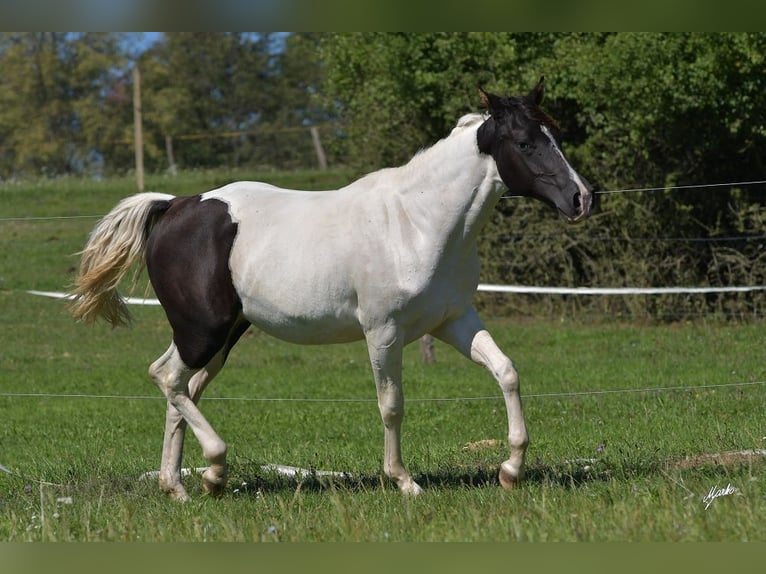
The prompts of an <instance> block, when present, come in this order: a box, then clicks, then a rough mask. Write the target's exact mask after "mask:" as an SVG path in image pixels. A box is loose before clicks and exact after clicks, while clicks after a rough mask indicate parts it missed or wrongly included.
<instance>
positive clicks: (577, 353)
mask: <svg viewBox="0 0 766 574" xmlns="http://www.w3.org/2000/svg"><path fill="white" fill-rule="evenodd" d="M236 177H242V174H204V173H203V174H194V175H191V176H188V175H185V176H180V177H178V178H164V177H156V178H150V179H149V181H148V185H147V188H148V189H151V190H153V191H163V192H169V193H177V194H190V193H196V192H199V191H201V190H203V189H207V188H210V187H213V186H215V185H218V184H220V183H223V182H224V181H229V180H231V179H234V178H236ZM248 177H253V176H252V175H248ZM280 177H281V178H279V177H277V174H268V175H265V174H264V175H259V176H258V178H268V179H269V180H270V181H273V182H274V183H277V184H279V185H285V186H295V187H304V188H326V187H335V186H337V185H340V184H342V183H343V182H345V181H347V179H348V178H349V177H350V174H348V173H343V172H328V173H326V174H321V173H314V174H302V175H301V176H300V177H298V176H293V175H289V176H284V175H283V176H280ZM286 177H290V178H292V179H291V180H287V179H285V178H286ZM132 185H133V184H132V182H131V181H129V180H114V181H108V182H100V183H99V182H93V181H79V180H71V181H62V182H55V183H51V182H45V183H41V184H38V185H32V184H29V185H26V184H25V185H23V186H22V185H17V186H9V185H6V186H4V187H0V205H2V206H3V207H2V209H1V210H0V218H4V220H3V221H0V276H1V277H2V278H1V279H0V322H1V323H2V328H1V329H0V338H1V342H2V347H1V349H2V350H1V351H0V413H2V420H3V424H2V425H0V444H1V445H2V448H1V449H0V465H3V467H4V468H5V470H2V469H0V540H3V541H111V540H115V541H116V540H129V541H376V542H379V541H511V540H514V541H713V540H715V541H718V540H727V541H751V540H763V539H764V538H766V536H765V535H764V532H766V528H764V527H765V526H766V519H764V516H766V464H764V462H763V460H762V459H763V458H764V457H760V456H746V455H737V456H734V455H729V456H726V457H721V456H719V457H714V456H707V455H713V454H716V453H734V452H742V451H757V450H760V449H763V448H765V446H764V444H763V443H764V441H766V426H765V425H764V422H763V420H764V419H763V405H764V404H765V403H766V400H765V399H766V385H763V384H760V383H761V382H762V381H766V348H765V347H764V345H763V332H764V326H763V324H762V323H759V322H751V323H732V322H718V321H717V320H715V319H707V320H705V319H699V320H697V321H694V322H680V323H675V324H662V325H656V324H636V323H630V322H625V323H619V322H607V321H603V320H596V321H593V320H590V321H589V320H584V321H581V322H577V323H574V322H571V321H557V320H553V319H550V318H547V319H541V320H539V321H532V320H530V319H523V320H516V319H514V318H513V317H492V318H486V317H485V319H487V324H488V326H489V328H490V331H491V332H492V333H493V335H494V336H495V338H496V340H497V342H498V343H499V345H500V346H501V348H503V349H504V350H506V351H507V352H508V353H509V355H510V356H511V358H512V359H513V360H514V363H515V365H516V367H517V368H518V370H519V373H520V375H521V380H522V398H523V400H524V408H525V416H526V421H527V425H528V430H529V434H530V438H531V444H530V448H529V451H528V455H527V464H528V468H527V480H526V482H525V484H524V486H523V487H522V488H520V489H517V490H515V491H512V492H508V491H504V490H503V489H501V488H500V486H499V484H498V481H497V467H498V465H499V463H500V462H501V461H502V460H503V459H504V458H505V457H506V456H507V445H506V444H505V438H504V435H505V432H506V430H507V425H506V420H505V412H504V406H503V402H502V399H501V395H500V391H499V389H498V387H497V385H496V383H495V382H494V381H493V380H492V378H491V377H490V376H489V375H488V374H487V373H486V372H484V371H483V370H482V369H480V368H479V367H477V366H475V365H473V364H471V363H469V362H468V361H466V360H465V359H463V358H462V357H461V356H459V355H458V354H457V352H455V351H452V350H451V349H447V348H446V347H445V346H443V345H440V344H438V343H437V348H436V352H437V362H436V363H435V364H433V365H424V364H423V363H422V362H421V360H420V357H419V350H418V348H417V345H411V346H409V347H408V348H407V349H406V350H405V357H404V392H405V398H406V417H405V421H404V428H403V441H402V444H403V453H404V457H405V462H406V463H408V465H409V468H410V470H411V472H412V473H413V476H414V478H415V479H416V480H418V482H419V483H420V484H421V485H422V486H423V487H424V488H425V489H426V493H425V494H424V495H423V496H421V497H418V498H415V499H410V498H406V497H403V496H402V495H401V494H400V493H399V492H398V491H397V490H396V488H395V487H394V486H393V485H392V484H391V483H390V482H388V481H387V480H385V479H384V478H383V473H382V469H381V461H382V439H383V437H382V434H383V433H382V428H381V422H380V416H379V414H378V409H377V405H376V402H375V390H374V384H373V381H372V375H371V372H370V369H369V366H368V362H367V351H366V348H365V346H364V345H363V344H361V343H358V344H351V345H338V346H324V347H301V346H295V345H290V344H287V343H282V342H279V341H277V340H275V339H272V338H269V337H267V336H266V335H262V334H259V333H258V332H255V331H250V332H248V333H247V334H246V335H245V336H244V337H243V340H242V341H241V342H240V343H239V344H238V345H237V347H236V348H235V349H234V351H233V353H232V355H231V357H230V359H229V362H228V364H227V367H226V369H225V370H224V371H223V372H222V373H221V375H220V376H219V377H218V378H217V379H216V380H215V381H214V382H213V383H212V384H211V386H210V388H209V389H208V390H207V391H206V394H205V396H204V398H203V400H202V402H201V408H202V411H203V412H204V413H205V414H206V416H207V417H208V418H209V420H210V421H211V423H212V424H213V425H214V426H215V427H216V428H217V429H218V431H219V432H220V434H221V437H222V438H223V439H224V440H225V441H226V442H227V444H228V445H229V462H230V479H229V485H228V487H227V490H226V492H225V493H224V495H223V497H222V498H220V499H212V498H209V497H205V496H204V495H203V494H202V488H201V484H200V478H199V477H198V476H189V477H187V478H186V479H185V484H186V485H187V488H188V490H189V494H190V495H191V496H192V501H191V502H190V503H187V504H185V505H181V504H178V503H176V502H174V501H172V500H170V499H169V498H167V497H165V496H163V495H162V494H161V493H160V492H159V489H158V487H157V483H156V480H155V479H154V478H151V479H142V478H141V475H142V474H143V473H146V472H149V471H152V470H156V469H157V468H158V465H159V459H160V451H161V447H162V429H163V424H164V411H165V405H164V400H163V398H162V397H161V395H160V393H159V391H158V390H157V389H156V388H155V387H154V385H152V384H151V383H150V380H149V378H148V375H147V367H148V364H149V362H150V361H152V360H154V358H156V356H157V355H158V354H159V353H160V352H162V351H163V350H164V349H165V348H166V347H167V344H168V342H169V328H168V326H167V323H166V321H165V318H164V316H163V313H162V310H161V309H160V308H158V307H136V308H133V309H132V310H133V313H134V316H135V323H134V325H133V327H131V328H129V329H114V330H113V329H111V328H110V327H108V326H106V325H103V324H99V325H96V326H94V327H86V326H84V325H80V324H76V323H74V322H73V321H72V320H71V318H70V317H69V315H68V313H67V312H66V310H65V305H64V303H62V302H61V301H57V300H52V299H45V298H40V297H35V296H32V295H29V294H27V293H26V290H27V289H38V290H57V291H60V290H64V289H66V288H67V285H68V283H69V281H71V279H72V275H73V271H74V267H75V265H76V264H77V258H76V257H74V256H73V254H74V253H75V252H76V251H78V250H79V249H81V248H82V246H83V244H84V241H85V238H86V236H87V233H88V232H89V231H90V229H91V228H92V227H93V225H94V223H95V220H94V219H90V218H82V219H44V220H24V221H20V220H11V219H10V218H22V217H30V216H37V217H50V216H89V215H100V214H103V213H105V212H106V211H107V210H108V209H110V208H111V207H112V206H113V205H114V204H115V203H116V201H117V200H118V199H120V198H121V197H123V196H125V195H128V194H130V193H132V192H133V189H132ZM586 225H587V223H586ZM136 294H141V289H139V290H138V291H137V293H136ZM202 463H203V457H202V454H201V452H200V449H199V447H198V445H197V443H196V441H194V440H193V439H192V438H191V437H188V438H187V441H186V451H185V455H184V466H185V467H190V468H194V467H197V466H201V465H202ZM268 464H283V465H291V466H297V467H301V468H305V469H318V470H332V471H337V472H344V473H346V476H344V477H340V478H336V479H327V478H324V477H321V476H308V477H305V478H301V479H298V480H295V479H290V478H288V477H284V476H282V475H280V474H277V473H275V472H274V471H272V470H269V469H268V468H265V467H264V466H263V465H268ZM727 486H730V487H731V488H732V489H734V490H731V489H727V488H726V487H727ZM711 489H714V490H716V489H717V490H716V492H718V493H719V494H721V496H718V497H715V498H714V499H709V500H708V501H707V502H709V504H708V503H707V502H703V498H704V497H706V495H709V494H710V491H711ZM724 492H725V494H724Z"/></svg>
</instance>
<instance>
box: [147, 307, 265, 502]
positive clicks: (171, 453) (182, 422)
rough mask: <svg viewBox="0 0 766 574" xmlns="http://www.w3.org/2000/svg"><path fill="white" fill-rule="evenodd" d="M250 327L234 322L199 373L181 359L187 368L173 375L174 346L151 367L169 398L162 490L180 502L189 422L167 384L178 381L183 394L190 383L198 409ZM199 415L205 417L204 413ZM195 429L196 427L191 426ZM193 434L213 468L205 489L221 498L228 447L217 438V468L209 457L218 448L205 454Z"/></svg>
mask: <svg viewBox="0 0 766 574" xmlns="http://www.w3.org/2000/svg"><path fill="white" fill-rule="evenodd" d="M249 326H250V323H248V322H247V321H245V320H244V319H240V320H239V321H238V322H237V323H235V325H234V326H233V327H232V329H231V332H230V334H229V337H228V339H227V340H226V343H225V345H224V346H223V347H222V348H221V349H220V350H219V351H218V352H217V353H216V354H215V355H213V357H212V358H211V359H210V360H209V361H208V363H207V364H206V365H205V366H204V367H203V368H201V369H198V370H196V372H194V370H193V369H189V368H188V367H186V366H185V363H183V360H180V363H181V364H184V367H183V368H181V370H180V372H179V374H174V373H173V368H174V367H173V365H174V364H175V365H178V363H179V359H180V354H179V352H178V349H177V347H176V344H175V343H172V344H171V345H170V348H169V349H168V350H167V352H166V353H165V354H164V355H163V356H162V357H160V358H159V359H158V360H157V361H155V362H154V363H153V364H152V366H151V367H150V368H149V373H150V375H151V377H152V379H153V380H154V382H155V383H156V384H157V386H158V387H160V389H161V390H162V391H163V393H164V394H165V396H166V397H168V403H167V412H166V415H165V436H164V440H163V445H162V462H161V465H160V477H159V482H160V489H161V490H162V491H163V492H166V493H167V494H169V495H170V496H172V497H173V498H176V499H178V500H181V501H186V500H188V499H189V497H188V495H187V493H186V490H185V488H184V487H183V484H182V482H181V460H182V457H183V444H184V435H185V431H186V426H187V419H186V417H185V415H184V414H183V412H182V411H181V410H180V409H179V408H178V407H177V406H176V404H175V402H174V401H171V399H170V397H169V396H168V392H167V387H168V383H167V381H171V382H170V387H171V388H172V387H173V386H174V383H173V382H172V381H174V380H175V381H177V382H176V383H175V386H180V388H181V389H182V392H183V381H184V380H188V383H186V393H187V394H188V396H189V398H190V399H191V402H192V404H193V405H195V407H196V405H197V403H198V402H199V400H200V398H201V397H202V393H203V391H204V390H205V388H206V387H207V385H208V384H210V382H211V381H212V380H213V378H215V376H216V375H217V374H218V373H219V372H220V370H221V369H222V368H223V365H224V364H225V362H226V359H227V357H228V354H229V351H230V350H231V348H232V347H233V346H234V344H235V343H236V342H237V341H238V340H239V337H240V336H241V335H242V334H243V333H244V332H245V331H246V330H247V329H248V327H249ZM187 372H188V373H191V372H193V374H192V375H191V376H188V374H187ZM197 410H198V409H197ZM199 416H200V417H201V416H202V415H201V413H200V415H199ZM203 418H204V417H203ZM208 426H209V425H208ZM192 430H194V427H192ZM211 430H212V429H211ZM194 432H195V435H196V436H197V438H198V440H199V441H200V444H201V445H203V453H204V455H205V458H206V459H207V460H208V461H210V463H211V466H210V468H208V469H206V470H205V471H204V472H203V475H202V479H203V487H204V488H205V491H206V492H207V493H209V494H212V495H219V494H221V493H222V491H223V488H224V486H225V484H226V445H225V444H224V443H223V441H221V440H220V438H218V439H217V440H218V441H219V443H218V445H217V448H218V455H217V458H218V462H217V466H216V465H215V464H214V462H215V461H213V460H212V459H211V458H210V457H209V456H208V455H209V454H211V455H212V454H213V453H214V452H215V447H214V448H213V451H208V452H206V451H205V447H204V444H203V440H205V439H203V438H200V435H199V434H197V431H194ZM213 434H215V433H213ZM216 436H217V435H216ZM207 440H208V441H210V440H212V441H213V442H215V438H212V439H210V438H209V439H207ZM221 467H222V470H221Z"/></svg>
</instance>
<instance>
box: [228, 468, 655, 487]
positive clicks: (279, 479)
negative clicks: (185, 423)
mask: <svg viewBox="0 0 766 574" xmlns="http://www.w3.org/2000/svg"><path fill="white" fill-rule="evenodd" d="M268 467H269V465H258V464H247V465H242V466H240V467H239V468H238V469H237V470H236V471H234V472H233V473H232V476H231V480H230V482H229V484H230V486H229V488H228V490H229V492H232V493H234V494H244V495H253V496H255V495H260V494H262V493H265V492H293V491H296V490H301V491H307V492H319V491H326V490H341V491H347V492H366V491H375V490H385V491H387V490H391V491H395V490H396V486H395V485H394V483H393V482H392V481H391V480H389V479H388V478H387V477H385V476H384V475H383V474H382V473H356V472H336V473H331V474H330V473H326V472H324V471H320V470H316V469H301V471H302V472H300V473H296V474H293V475H286V474H283V473H280V472H278V471H275V470H274V469H273V468H268ZM498 470H499V466H475V467H460V468H458V467H453V468H443V469H439V470H435V471H428V472H420V473H417V472H416V473H414V474H413V478H414V479H415V480H416V481H417V483H418V484H420V485H421V486H422V487H423V488H425V489H426V490H431V489H434V490H441V489H445V490H446V489H459V488H484V487H495V486H496V487H500V481H499V480H498ZM615 470H616V469H615V468H613V465H610V464H608V463H605V462H603V461H598V460H577V461H564V462H562V463H545V462H539V461H538V462H536V463H533V464H530V465H528V466H527V468H526V471H525V477H524V483H526V484H533V485H541V486H551V487H558V488H564V489H579V488H582V487H584V486H587V485H588V484H591V483H600V482H601V483H603V482H608V481H610V480H612V479H613V478H614V475H615ZM647 471H648V469H646V468H640V469H639V468H624V467H623V468H621V469H620V471H619V472H618V473H617V474H624V473H626V474H634V475H635V474H636V473H640V474H643V473H645V472H647Z"/></svg>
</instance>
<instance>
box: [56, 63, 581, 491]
mask: <svg viewBox="0 0 766 574" xmlns="http://www.w3.org/2000/svg"><path fill="white" fill-rule="evenodd" d="M479 91H480V95H481V98H482V100H483V103H484V105H485V106H486V108H487V113H486V114H469V115H466V116H463V117H462V118H460V120H459V121H458V122H457V125H456V127H455V128H454V129H453V130H452V131H451V133H450V134H449V136H447V137H446V138H444V139H442V140H440V141H438V142H437V143H435V144H434V145H433V146H432V147H430V148H428V149H425V150H423V151H421V152H419V153H418V154H417V155H415V156H414V157H413V158H412V159H411V160H410V161H409V162H408V163H407V164H406V165H403V166H401V167H398V168H390V169H382V170H380V171H376V172H374V173H370V174H368V175H367V176H364V177H362V178H361V179H359V180H357V181H354V182H353V183H351V184H350V185H348V186H346V187H343V188H341V189H336V190H331V191H324V192H306V191H295V190H286V189H279V188H277V187H274V186H271V185H267V184H265V183H255V182H246V181H242V182H236V183H231V184H229V185H225V186H223V187H221V188H218V189H214V190H212V191H208V192H206V193H202V194H200V195H195V196H191V197H174V196H172V195H166V194H159V193H141V194H138V195H134V196H132V197H128V198H126V199H124V200H123V201H121V202H120V203H119V204H118V205H117V206H116V207H115V208H114V209H113V210H112V211H111V212H110V213H109V214H107V215H106V216H105V217H104V218H103V219H101V221H100V222H99V223H98V224H97V226H96V227H95V229H94V230H93V231H92V233H91V234H90V237H89V239H88V241H87V244H86V246H85V248H84V250H83V251H82V253H81V255H82V259H81V265H80V269H79V274H78V277H77V279H76V284H75V291H74V294H73V295H74V302H73V304H72V307H71V311H72V313H73V315H74V317H75V318H77V319H80V320H84V321H86V322H89V321H93V320H95V319H96V318H98V317H102V318H104V319H106V320H107V321H108V322H110V323H112V324H113V325H117V324H121V323H127V322H129V319H130V316H129V313H128V310H127V307H126V306H125V303H124V301H123V299H122V298H121V297H120V295H119V294H118V292H117V286H118V283H119V282H120V280H121V279H122V278H123V277H124V275H125V274H126V273H127V271H128V269H129V268H130V267H131V266H132V265H133V264H135V263H142V262H145V264H146V267H147V269H148V273H149V279H150V281H151V284H152V286H153V288H154V290H155V293H156V295H157V298H158V299H159V301H160V303H161V304H162V307H163V308H164V310H165V313H166V315H167V319H168V322H169V323H170V326H171V327H172V331H173V339H172V342H171V344H170V347H169V348H168V350H167V351H166V352H165V354H163V355H162V356H161V357H160V358H159V359H157V360H156V361H155V362H154V363H152V364H151V366H150V367H149V374H150V375H151V378H152V379H153V381H154V382H155V383H156V385H157V386H158V387H159V388H160V390H161V391H162V393H163V394H164V395H165V397H166V398H167V413H166V420H165V436H164V442H163V449H162V463H161V468H160V474H159V483H160V488H161V489H162V490H163V491H165V492H167V493H168V494H170V495H171V496H173V497H175V498H177V499H179V500H187V499H188V495H187V493H186V490H185V489H184V486H183V485H182V482H181V455H182V450H183V441H184V432H185V428H186V426H187V425H188V426H189V427H191V430H192V431H193V433H194V435H195V436H196V438H197V439H198V440H199V442H200V444H201V446H202V452H203V454H204V457H205V459H206V460H207V463H208V465H209V466H208V467H207V468H206V469H205V470H204V472H203V473H202V481H203V486H204V488H205V490H206V491H207V492H208V493H210V494H214V495H217V494H220V493H221V492H222V490H223V489H224V487H225V484H226V478H227V477H226V444H225V443H224V441H223V440H221V438H220V437H219V436H218V434H216V431H215V430H214V429H213V427H212V426H211V425H210V424H209V423H208V421H207V420H206V419H205V417H204V416H203V414H202V413H201V412H200V409H199V408H198V406H197V403H198V401H199V399H200V397H201V395H202V392H203V391H204V389H205V387H206V386H207V385H208V384H209V383H210V381H211V380H212V379H213V378H214V377H215V376H216V374H217V373H218V372H219V371H220V370H221V368H222V367H223V366H224V363H225V361H226V358H227V356H228V354H229V351H230V350H231V348H232V347H233V346H234V345H235V343H236V342H237V340H238V339H239V337H240V336H241V335H242V334H243V333H244V332H245V331H246V330H247V329H248V328H249V327H250V325H254V326H255V327H257V328H259V329H261V330H262V331H264V332H266V333H268V334H270V335H273V336H275V337H278V338H280V339H283V340H286V341H291V342H294V343H300V344H328V343H343V342H350V341H355V340H360V339H364V340H365V341H366V344H367V347H368V350H369V359H370V364H371V366H372V373H373V376H374V379H375V384H376V388H377V399H378V406H379V410H380V414H381V417H382V419H383V426H384V460H383V470H384V472H385V474H386V475H387V476H388V477H389V478H391V479H392V480H393V481H394V482H395V483H396V484H397V486H398V487H399V489H400V490H401V491H402V492H404V493H407V494H411V495H416V494H418V493H420V492H421V487H420V486H419V485H418V484H417V483H416V482H415V480H413V478H412V476H411V475H410V474H409V472H408V471H407V470H406V468H405V465H404V463H403V462H402V453H401V446H400V431H401V425H402V417H403V415H404V398H403V394H402V349H403V347H404V346H405V345H406V344H408V343H410V342H412V341H415V340H418V339H419V338H420V337H421V336H422V335H424V334H426V333H430V334H432V335H433V336H435V337H437V338H438V339H440V340H441V341H444V342H446V343H448V344H450V345H452V346H453V347H455V348H456V349H457V350H458V351H459V352H460V353H462V354H463V355H465V356H466V357H468V358H470V359H472V360H473V361H475V362H476V363H479V364H480V365H483V366H484V367H486V368H487V369H488V370H489V372H490V373H491V374H492V375H493V376H494V378H495V379H496V380H497V382H498V383H499V386H500V389H501V390H502V394H503V397H504V399H505V406H506V409H507V415H508V441H509V444H510V456H509V458H508V460H506V461H504V462H502V464H501V466H500V471H499V479H500V483H501V484H502V486H504V487H507V488H510V487H512V486H514V485H515V484H516V483H518V482H519V481H520V480H521V479H522V477H523V471H524V454H525V451H526V449H527V444H528V435H527V430H526V427H525V423H524V416H523V413H522V407H521V398H520V395H519V377H518V374H517V372H516V370H515V369H514V366H513V363H512V362H511V360H510V359H509V358H508V357H507V356H506V355H505V354H504V353H503V352H502V351H501V350H500V349H499V348H498V347H497V345H496V344H495V342H494V341H493V339H492V337H491V336H490V334H489V333H488V332H487V331H486V329H485V328H484V326H483V324H482V322H481V320H480V319H479V317H478V315H477V313H476V311H475V310H474V308H473V306H472V303H471V300H472V297H473V294H474V292H475V290H476V287H477V284H478V281H479V258H478V254H477V237H478V235H479V232H480V231H481V229H482V227H483V226H484V224H485V223H486V222H487V220H488V219H489V218H490V215H491V213H492V210H493V208H494V207H495V204H496V203H497V202H498V200H499V199H500V197H501V196H502V195H503V194H504V193H505V192H508V193H510V194H511V195H521V196H528V197H534V198H537V199H540V200H542V201H543V202H545V203H547V204H549V205H551V206H552V207H553V208H555V209H556V210H557V211H558V212H559V213H560V214H561V215H563V217H564V218H565V219H566V220H568V221H569V222H576V221H579V220H582V219H584V218H585V217H587V216H588V214H589V212H590V210H591V205H592V197H593V195H592V191H591V188H590V186H589V185H588V184H587V183H586V182H585V180H584V179H583V178H581V177H580V176H579V175H578V174H577V173H576V172H575V170H574V169H573V168H572V167H571V166H570V164H569V163H568V161H567V159H566V158H565V156H564V153H563V152H562V150H561V147H560V143H559V130H558V128H557V125H556V123H555V122H554V121H553V119H552V118H551V117H550V116H548V115H547V114H546V113H544V112H543V111H542V110H541V109H540V107H539V105H540V102H541V101H542V98H543V92H544V85H543V79H542V78H541V79H540V82H539V83H538V84H537V85H536V87H535V88H533V89H532V90H531V91H530V92H529V93H528V94H526V95H524V96H519V97H499V96H496V95H493V94H489V93H487V92H485V91H484V90H483V89H480V90H479Z"/></svg>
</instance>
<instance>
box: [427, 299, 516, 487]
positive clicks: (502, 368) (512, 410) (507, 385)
mask: <svg viewBox="0 0 766 574" xmlns="http://www.w3.org/2000/svg"><path fill="white" fill-rule="evenodd" d="M433 334H434V336H436V337H438V338H439V339H441V340H443V341H444V342H446V343H448V344H450V345H452V346H453V347H455V348H456V349H457V350H458V351H460V352H461V353H462V354H463V355H465V356H466V357H468V358H470V359H471V360H472V361H474V362H476V363H478V364H480V365H483V366H484V367H485V368H486V369H487V370H488V371H489V372H490V373H492V376H493V377H494V378H495V380H496V381H497V383H498V385H500V390H501V391H502V392H503V399H504V400H505V409H506V413H507V415H508V444H509V446H510V451H511V454H510V457H509V458H508V460H506V461H504V462H503V463H502V464H501V465H500V472H499V479H500V484H501V485H502V486H503V487H504V488H508V489H510V488H513V487H515V486H517V485H518V484H519V483H520V482H521V480H522V479H523V478H524V456H525V454H526V451H527V446H528V444H529V435H528V434H527V428H526V425H525V423H524V413H523V411H522V408H521V394H520V383H519V375H518V373H517V372H516V369H515V368H514V366H513V363H512V362H511V360H510V359H509V358H508V357H507V356H506V355H505V354H504V353H503V352H502V351H501V350H500V348H499V347H498V346H497V344H496V343H495V341H494V340H493V339H492V336H491V335H490V334H489V332H488V331H487V330H486V329H485V328H484V325H483V324H482V322H481V319H479V317H478V315H477V314H476V311H475V310H474V309H473V308H471V309H469V310H468V312H466V313H465V314H464V315H463V316H462V317H460V318H459V319H457V320H455V321H452V322H450V323H447V324H445V325H442V326H441V327H440V328H439V329H437V330H436V331H434V332H433Z"/></svg>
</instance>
